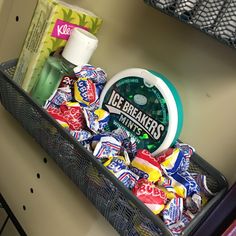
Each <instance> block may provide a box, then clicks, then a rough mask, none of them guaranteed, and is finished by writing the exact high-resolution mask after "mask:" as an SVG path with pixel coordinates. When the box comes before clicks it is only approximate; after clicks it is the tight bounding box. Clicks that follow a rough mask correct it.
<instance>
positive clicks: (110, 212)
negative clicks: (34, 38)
mask: <svg viewBox="0 0 236 236" xmlns="http://www.w3.org/2000/svg"><path fill="white" fill-rule="evenodd" d="M15 64H16V61H12V62H8V63H4V64H2V65H1V66H0V70H1V73H0V78H1V79H0V95H1V96H0V97H1V102H2V105H3V106H4V107H5V108H6V109H7V110H8V111H9V112H10V113H11V114H12V115H13V116H14V117H15V118H16V119H17V120H18V121H19V122H20V123H21V125H22V126H23V127H24V128H25V129H26V130H27V131H28V132H29V133H30V134H31V135H32V136H33V137H34V138H35V140H36V141H37V142H38V143H39V144H40V145H41V146H42V147H43V149H44V150H45V151H46V152H47V153H48V154H49V155H50V156H51V157H52V158H53V159H54V161H55V162H56V163H57V165H58V166H59V167H60V168H61V169H62V170H63V172H64V173H65V174H66V175H67V176H68V177H69V178H70V179H71V180H72V181H73V182H74V183H75V184H76V185H77V186H78V187H79V189H80V190H81V191H82V192H83V193H84V194H85V196H86V197H87V198H88V199H89V200H90V201H91V202H92V203H93V204H94V206H95V207H96V208H97V209H98V210H99V211H100V213H101V214H102V215H103V216H104V217H105V218H106V219H107V220H108V221H109V222H110V223H111V225H112V226H113V227H114V228H115V229H116V230H117V231H118V232H119V233H120V234H121V235H130V234H132V235H133V234H137V233H141V234H144V235H147V234H156V233H162V234H164V235H172V234H171V232H170V231H169V229H168V228H167V227H166V225H165V224H164V222H163V221H162V220H161V219H160V218H159V217H158V216H155V215H154V214H153V213H152V212H151V211H150V210H149V209H148V208H147V207H146V206H145V205H144V204H143V203H142V202H141V201H140V200H138V198H136V197H135V196H134V195H133V194H132V192H131V191H129V190H128V189H127V188H125V187H124V185H123V184H122V183H121V182H120V181H118V179H117V178H116V177H115V176H114V175H112V174H111V172H110V171H108V169H107V168H105V167H104V166H103V165H102V164H101V163H100V162H99V161H98V160H97V159H96V158H95V157H94V156H93V155H92V154H91V153H90V152H88V151H87V150H86V149H85V148H83V146H81V145H80V144H79V143H78V142H77V141H76V140H75V139H74V138H73V137H72V136H71V135H70V134H69V133H68V132H67V131H66V130H65V129H63V128H62V127H61V126H60V125H59V124H58V123H57V122H56V121H55V120H54V119H53V118H51V117H50V116H49V115H48V114H47V113H46V112H45V110H43V109H42V108H40V107H39V106H38V105H37V104H36V103H34V102H33V100H32V99H31V98H30V97H29V96H28V95H27V94H26V93H25V92H24V91H23V90H22V89H21V88H19V87H18V85H17V84H16V83H15V82H14V81H12V79H11V77H12V74H13V73H14V69H15ZM189 171H190V172H193V173H202V174H204V175H206V177H207V179H208V180H207V181H208V184H209V188H210V189H211V191H212V192H218V193H217V195H215V196H214V197H213V198H212V199H211V201H209V202H208V204H207V205H206V206H205V207H204V209H202V210H201V212H200V213H199V214H198V215H197V216H196V217H195V218H194V219H193V220H192V221H191V223H190V224H189V225H188V226H187V227H186V229H185V230H184V234H186V235H191V234H192V233H193V232H194V231H195V230H196V228H197V227H198V226H199V225H200V224H201V223H202V222H203V221H204V219H205V218H206V217H207V216H208V215H209V213H210V212H211V211H212V210H213V209H214V207H215V206H216V205H217V204H218V202H219V201H220V199H221V198H222V197H223V196H224V193H225V192H226V190H227V181H226V180H225V178H224V176H222V175H221V174H220V173H219V172H218V171H217V170H216V169H215V168H214V167H212V166H211V165H210V164H208V163H207V162H206V161H204V159H202V158H201V157H200V156H198V155H197V154H195V155H193V156H192V157H191V163H190V167H189Z"/></svg>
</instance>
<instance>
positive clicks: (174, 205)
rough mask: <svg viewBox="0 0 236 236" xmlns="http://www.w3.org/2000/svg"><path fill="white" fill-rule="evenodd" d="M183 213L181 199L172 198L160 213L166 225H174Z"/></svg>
mask: <svg viewBox="0 0 236 236" xmlns="http://www.w3.org/2000/svg"><path fill="white" fill-rule="evenodd" d="M182 213H183V198H179V197H176V198H173V199H171V200H170V201H169V202H168V204H167V205H166V207H165V209H164V210H163V211H162V217H163V220H164V222H165V224H166V225H171V224H175V223H177V222H178V221H180V220H181V218H182Z"/></svg>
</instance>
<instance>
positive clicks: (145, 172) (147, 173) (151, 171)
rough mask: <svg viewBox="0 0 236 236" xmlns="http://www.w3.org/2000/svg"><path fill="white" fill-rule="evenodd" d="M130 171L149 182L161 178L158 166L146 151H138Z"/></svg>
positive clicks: (155, 160)
mask: <svg viewBox="0 0 236 236" xmlns="http://www.w3.org/2000/svg"><path fill="white" fill-rule="evenodd" d="M131 165H132V168H131V170H132V171H133V172H134V173H136V174H137V175H139V177H140V178H146V179H148V180H149V181H151V182H156V181H158V179H159V178H160V177H161V176H162V173H161V168H160V164H159V163H158V161H157V159H156V158H154V157H153V156H152V155H151V153H150V152H149V151H147V150H144V149H140V150H138V151H137V154H136V156H135V158H134V159H133V161H132V162H131Z"/></svg>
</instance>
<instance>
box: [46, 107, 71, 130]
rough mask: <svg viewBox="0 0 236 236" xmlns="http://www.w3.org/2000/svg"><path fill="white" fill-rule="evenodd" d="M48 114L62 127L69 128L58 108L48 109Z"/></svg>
mask: <svg viewBox="0 0 236 236" xmlns="http://www.w3.org/2000/svg"><path fill="white" fill-rule="evenodd" d="M47 112H48V114H49V115H50V116H51V117H53V118H54V119H55V120H56V121H57V122H58V123H59V124H60V125H61V126H62V127H64V128H67V129H68V128H69V124H68V123H67V120H66V119H65V118H64V116H63V114H62V112H61V110H60V109H59V108H55V107H49V108H48V109H47Z"/></svg>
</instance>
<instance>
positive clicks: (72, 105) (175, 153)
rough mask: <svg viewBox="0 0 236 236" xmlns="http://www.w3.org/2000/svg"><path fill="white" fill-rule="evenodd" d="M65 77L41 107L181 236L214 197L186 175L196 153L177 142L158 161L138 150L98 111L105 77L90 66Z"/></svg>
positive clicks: (203, 178) (198, 178)
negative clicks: (70, 76)
mask: <svg viewBox="0 0 236 236" xmlns="http://www.w3.org/2000/svg"><path fill="white" fill-rule="evenodd" d="M74 71H75V76H76V77H75V78H69V77H64V78H63V80H62V81H61V84H60V86H59V88H58V89H57V91H55V93H54V94H53V95H52V96H51V97H50V98H49V100H48V101H47V102H46V104H45V106H44V108H45V109H46V110H47V111H48V113H49V114H50V115H51V116H52V117H53V118H55V119H56V120H57V121H58V122H59V123H60V124H61V125H62V126H63V127H64V128H66V129H68V130H69V132H70V133H71V135H73V137H74V138H75V139H76V140H78V141H79V142H80V143H81V144H82V145H83V146H84V147H85V148H87V149H88V150H89V151H91V152H92V153H93V155H94V156H95V157H96V158H97V159H98V160H99V161H100V162H101V163H103V165H104V166H105V167H106V168H107V169H108V170H109V171H111V173H112V174H114V175H115V176H116V177H117V178H118V179H119V180H120V181H121V182H122V183H123V184H124V186H126V187H127V188H128V189H130V190H131V191H132V192H133V194H134V195H135V196H137V197H138V198H139V199H140V200H141V201H142V202H143V203H144V204H145V205H146V206H147V207H148V208H150V209H151V211H152V212H153V213H154V214H156V215H159V216H160V217H161V218H162V219H163V221H164V222H165V224H166V225H167V226H168V227H169V229H170V230H171V231H172V233H173V234H174V235H178V234H180V233H181V232H182V231H183V230H184V228H185V227H186V226H187V225H188V223H189V222H190V221H191V220H192V219H193V217H194V216H195V215H196V214H197V213H198V212H199V211H200V210H201V208H202V207H203V205H204V204H206V202H207V201H208V199H209V198H211V197H212V196H213V195H214V194H213V193H212V192H211V191H210V190H209V189H208V187H207V184H206V176H203V175H199V174H196V173H189V172H188V168H189V164H190V158H191V156H192V154H193V153H194V149H193V148H192V147H191V146H189V145H187V144H182V143H178V142H177V143H176V144H175V145H174V146H173V147H170V148H169V149H167V150H166V151H164V152H162V153H160V154H159V155H158V156H153V155H152V154H151V153H150V152H149V151H147V150H143V149H142V150H137V146H136V143H135V140H134V139H133V138H132V137H131V135H130V134H129V133H128V132H126V131H125V130H123V129H121V128H118V129H116V130H112V131H111V130H109V127H108V121H109V113H108V112H107V111H105V110H103V109H101V108H99V105H100V104H99V97H100V94H101V91H102V89H103V87H104V85H105V83H106V73H105V72H104V71H103V70H102V69H100V68H95V67H93V66H91V65H85V66H84V67H83V68H82V69H78V68H75V69H74Z"/></svg>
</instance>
